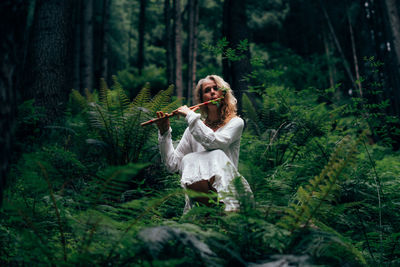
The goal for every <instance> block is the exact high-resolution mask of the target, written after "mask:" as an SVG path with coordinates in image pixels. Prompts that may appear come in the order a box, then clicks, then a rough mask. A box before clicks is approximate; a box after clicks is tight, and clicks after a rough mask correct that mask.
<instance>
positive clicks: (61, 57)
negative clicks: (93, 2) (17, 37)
mask: <svg viewBox="0 0 400 267" xmlns="http://www.w3.org/2000/svg"><path fill="white" fill-rule="evenodd" d="M71 4H72V2H71V1H68V0H62V1H61V0H38V1H37V3H36V7H35V16H34V21H33V25H32V32H31V35H32V37H31V40H30V43H29V48H28V59H27V64H26V66H25V71H24V76H25V80H24V83H23V85H22V86H23V87H22V88H24V89H25V90H27V94H26V95H25V96H28V98H32V97H34V98H35V104H36V105H37V106H42V107H44V108H45V112H46V117H45V118H44V119H43V122H45V123H51V122H52V121H54V119H55V118H57V116H62V115H63V110H64V107H65V104H66V102H67V101H68V95H69V92H70V90H71V88H72V79H71V77H72V72H71V69H72V53H71V52H72V48H73V44H72V40H71V37H72V28H71V25H72V10H73V9H72V5H71Z"/></svg>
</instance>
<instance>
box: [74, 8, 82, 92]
mask: <svg viewBox="0 0 400 267" xmlns="http://www.w3.org/2000/svg"><path fill="white" fill-rule="evenodd" d="M81 10H82V1H81V0H77V1H76V2H75V7H74V11H73V16H74V18H73V21H74V25H73V27H74V29H73V31H74V53H73V63H72V64H73V84H72V87H73V88H74V89H75V90H81V89H83V88H81V27H82V26H81V24H82V23H81V22H82V12H81ZM81 91H82V90H81Z"/></svg>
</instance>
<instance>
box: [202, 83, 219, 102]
mask: <svg viewBox="0 0 400 267" xmlns="http://www.w3.org/2000/svg"><path fill="white" fill-rule="evenodd" d="M202 90H203V101H204V102H205V101H209V100H212V99H217V98H220V97H222V90H221V89H220V88H218V86H217V84H216V83H215V82H214V81H213V80H207V81H205V82H204V83H203V85H202Z"/></svg>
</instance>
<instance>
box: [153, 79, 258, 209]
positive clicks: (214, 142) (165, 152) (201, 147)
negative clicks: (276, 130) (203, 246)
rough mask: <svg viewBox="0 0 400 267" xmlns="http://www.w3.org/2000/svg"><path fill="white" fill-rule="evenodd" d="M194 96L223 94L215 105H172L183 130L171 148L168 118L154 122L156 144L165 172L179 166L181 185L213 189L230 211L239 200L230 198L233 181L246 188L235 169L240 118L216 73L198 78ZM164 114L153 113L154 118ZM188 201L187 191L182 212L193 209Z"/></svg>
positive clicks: (209, 97) (227, 88)
mask: <svg viewBox="0 0 400 267" xmlns="http://www.w3.org/2000/svg"><path fill="white" fill-rule="evenodd" d="M194 96H195V98H196V101H197V102H198V103H202V102H205V101H209V100H214V99H217V98H220V97H224V98H223V99H222V100H221V101H220V102H219V104H208V105H206V106H203V107H201V113H202V115H203V117H204V121H203V120H201V118H200V117H201V116H200V114H196V113H195V112H194V111H196V110H197V109H195V110H191V109H189V108H188V107H187V106H182V107H180V108H178V109H177V110H176V112H177V113H178V114H179V115H182V116H185V118H186V121H187V122H188V125H189V127H188V128H187V129H186V130H185V132H184V134H183V136H182V139H181V140H180V142H179V145H178V146H177V148H176V149H174V147H173V145H172V139H171V131H172V130H171V128H170V123H169V120H168V118H166V119H164V120H160V121H159V122H158V123H157V126H158V128H159V138H158V140H159V145H160V152H161V158H162V161H163V162H164V164H165V165H166V167H167V169H168V170H169V171H170V172H176V171H180V173H181V175H182V178H181V185H182V187H184V188H188V189H191V190H194V191H197V192H203V193H208V192H209V191H214V192H217V193H218V196H219V198H220V200H221V201H222V202H223V203H224V204H225V210H226V211H235V210H238V208H239V202H238V200H237V199H236V198H235V197H234V196H235V188H234V186H233V184H232V181H233V179H234V178H236V177H240V179H241V180H242V183H243V186H244V188H245V190H246V191H248V192H251V190H250V186H249V185H248V183H247V181H246V180H245V179H244V178H243V177H242V176H241V175H240V174H239V173H238V171H237V165H238V160H239V148H240V137H241V135H242V131H243V126H244V122H243V120H242V119H241V118H240V117H238V116H237V115H236V102H237V100H236V98H235V97H234V96H233V94H232V90H231V88H230V86H229V84H228V83H226V82H225V81H224V80H223V79H222V78H221V77H219V76H217V75H209V76H207V77H205V78H204V79H201V80H200V81H199V82H198V84H197V86H196V88H195V90H194ZM164 116H165V114H164V113H163V112H161V111H160V112H157V117H158V118H162V117H164ZM195 200H196V201H198V202H202V203H204V204H206V205H207V204H208V203H209V201H208V198H201V197H199V198H196V199H195ZM192 205H193V200H192V199H189V198H188V197H187V196H186V205H185V209H184V212H187V211H188V210H189V209H190V208H192Z"/></svg>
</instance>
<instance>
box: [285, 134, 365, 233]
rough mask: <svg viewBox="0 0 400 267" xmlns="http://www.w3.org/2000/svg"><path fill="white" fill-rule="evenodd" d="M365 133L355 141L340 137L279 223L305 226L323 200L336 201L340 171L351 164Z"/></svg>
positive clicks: (290, 225) (299, 191)
mask: <svg viewBox="0 0 400 267" xmlns="http://www.w3.org/2000/svg"><path fill="white" fill-rule="evenodd" d="M364 137H365V134H364V133H363V134H362V135H361V136H360V137H359V138H358V139H357V140H356V141H355V142H352V141H351V139H350V138H349V137H345V138H343V140H342V141H341V142H340V144H339V145H338V146H337V148H336V150H335V151H334V153H333V154H332V156H331V158H330V160H329V162H328V163H327V164H326V166H325V167H324V169H323V170H322V171H321V173H320V174H319V175H317V176H315V177H314V178H312V179H311V180H310V181H309V184H308V185H306V186H305V187H302V186H300V187H299V189H298V190H297V193H296V196H295V201H294V202H293V203H291V204H290V205H289V207H288V209H287V215H286V216H284V217H283V218H282V219H281V221H280V222H279V224H280V225H281V226H283V227H284V228H286V229H288V230H290V231H291V232H294V231H296V230H297V229H300V228H306V227H307V226H308V225H309V223H310V222H311V221H312V219H313V218H314V217H315V216H316V215H317V213H318V211H319V209H320V208H321V206H322V205H323V204H324V203H326V202H332V201H335V199H336V198H335V193H337V192H338V190H339V188H340V187H339V185H338V181H339V179H341V178H342V176H341V175H342V172H343V170H344V169H345V168H346V167H347V166H349V165H352V164H354V161H355V159H356V157H355V156H356V152H357V146H358V145H359V144H360V142H361V140H362V138H364Z"/></svg>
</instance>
